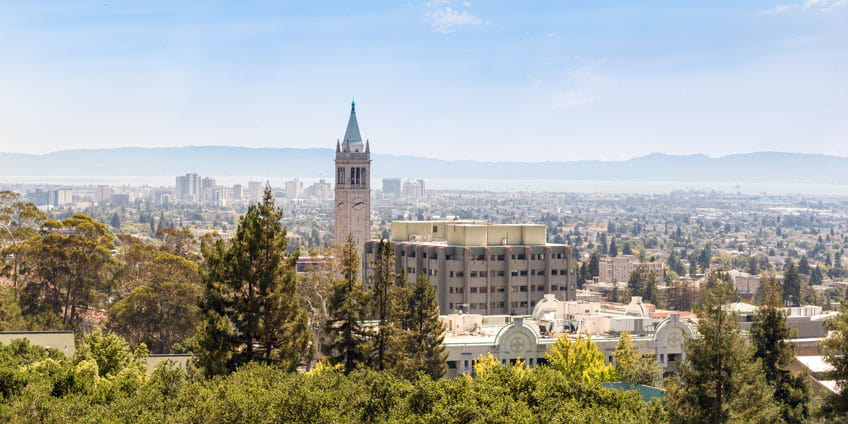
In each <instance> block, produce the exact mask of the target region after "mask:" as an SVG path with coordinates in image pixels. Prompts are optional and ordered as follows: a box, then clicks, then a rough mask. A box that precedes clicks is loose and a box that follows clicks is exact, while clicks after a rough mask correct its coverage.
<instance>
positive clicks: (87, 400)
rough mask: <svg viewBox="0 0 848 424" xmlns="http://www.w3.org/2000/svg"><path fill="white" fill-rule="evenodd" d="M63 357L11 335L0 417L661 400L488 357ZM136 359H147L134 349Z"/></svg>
mask: <svg viewBox="0 0 848 424" xmlns="http://www.w3.org/2000/svg"><path fill="white" fill-rule="evenodd" d="M92 339H93V340H91V341H90V342H87V343H88V344H87V345H86V346H90V347H86V351H85V353H81V354H80V355H78V356H77V357H75V358H70V359H65V358H62V356H61V354H59V353H58V352H55V351H49V352H48V351H45V350H44V349H43V348H38V347H33V346H28V345H27V344H26V343H21V342H17V343H15V344H13V345H12V346H0V365H2V368H0V369H2V371H3V373H2V375H0V384H2V386H0V389H2V390H3V396H4V398H3V401H2V403H0V420H2V421H5V422H16V423H28V422H57V423H64V422H74V423H78V422H83V423H88V422H90V423H95V422H97V423H103V422H137V423H164V422H168V423H201V422H202V423H247V422H249V423H282V422H285V423H331V422H332V423H383V422H397V423H425V422H432V423H435V422H437V423H557V422H559V423H565V422H568V423H596V422H605V423H645V422H662V421H663V411H662V408H661V406H660V405H659V404H656V403H651V404H648V403H645V402H643V401H642V400H641V399H640V398H639V395H638V394H637V393H636V392H625V391H618V390H609V389H604V388H602V387H600V386H599V385H597V384H586V383H581V382H576V381H574V380H571V379H569V378H567V377H566V376H565V375H563V374H562V373H560V372H558V371H556V370H553V369H551V368H547V367H541V368H537V369H535V370H532V371H530V370H526V369H523V368H521V367H512V366H507V365H499V364H491V365H489V366H487V367H486V370H485V371H483V370H481V372H480V373H479V374H478V376H477V377H474V378H471V377H462V378H456V379H451V380H438V381H433V380H431V379H430V378H428V377H423V376H422V378H419V379H416V380H412V381H410V380H407V379H403V378H399V377H396V376H395V375H394V374H392V373H389V372H378V371H374V370H370V369H367V368H366V369H357V370H355V371H353V372H351V373H350V374H348V375H345V374H344V373H343V372H341V370H339V369H335V368H324V367H320V368H318V369H316V370H315V371H312V372H309V373H288V372H286V371H284V370H281V369H279V368H277V367H271V366H266V365H259V364H255V363H254V364H250V365H246V366H245V367H243V368H241V369H239V370H238V371H237V372H235V373H233V374H230V375H227V376H217V377H214V378H211V379H206V378H203V377H199V376H197V375H190V374H189V373H186V372H183V371H181V370H179V369H177V368H174V367H173V366H169V365H167V364H166V365H160V366H159V367H158V368H157V369H156V370H155V372H154V373H153V374H152V375H151V376H150V377H146V376H145V374H144V373H143V372H141V373H140V372H139V361H138V360H139V358H141V356H137V354H136V353H134V352H132V351H130V350H129V348H128V347H127V346H126V345H125V344H120V343H118V344H117V345H116V344H115V341H114V340H113V339H112V338H111V336H103V335H100V334H97V335H95V336H92ZM139 355H143V353H142V354H139Z"/></svg>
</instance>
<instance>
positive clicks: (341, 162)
mask: <svg viewBox="0 0 848 424" xmlns="http://www.w3.org/2000/svg"><path fill="white" fill-rule="evenodd" d="M369 147H370V146H369V145H368V141H366V142H365V143H363V142H362V136H360V135H359V124H358V123H357V122H356V104H355V103H353V102H351V104H350V118H349V119H348V121H347V129H346V130H345V134H344V139H343V140H342V142H341V143H339V142H338V141H336V192H335V195H336V197H335V202H336V210H335V231H336V234H335V242H336V244H344V243H345V242H346V241H347V236H348V234H350V235H352V236H353V239H354V241H356V246H357V250H358V251H359V257H360V258H361V257H362V252H363V249H364V246H365V242H366V241H368V240H370V239H371V151H370V148H369Z"/></svg>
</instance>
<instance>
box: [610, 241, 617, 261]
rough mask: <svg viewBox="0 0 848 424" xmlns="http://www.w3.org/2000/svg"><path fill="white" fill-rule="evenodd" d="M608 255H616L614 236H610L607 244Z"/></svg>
mask: <svg viewBox="0 0 848 424" xmlns="http://www.w3.org/2000/svg"><path fill="white" fill-rule="evenodd" d="M609 255H610V257H613V258H614V257H616V256H618V246H616V244H615V237H613V238H612V240H611V241H610V245H609Z"/></svg>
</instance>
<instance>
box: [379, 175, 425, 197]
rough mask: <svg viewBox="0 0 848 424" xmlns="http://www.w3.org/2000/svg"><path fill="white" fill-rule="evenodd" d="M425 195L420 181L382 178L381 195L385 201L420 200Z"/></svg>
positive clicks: (422, 181) (422, 182)
mask: <svg viewBox="0 0 848 424" xmlns="http://www.w3.org/2000/svg"><path fill="white" fill-rule="evenodd" d="M425 193H426V192H425V190H424V180H422V179H405V180H402V179H400V178H383V192H382V195H383V197H384V198H386V199H394V200H397V199H422V198H424V197H426V194H425Z"/></svg>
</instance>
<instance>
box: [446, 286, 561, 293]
mask: <svg viewBox="0 0 848 424" xmlns="http://www.w3.org/2000/svg"><path fill="white" fill-rule="evenodd" d="M468 289H469V293H471V294H479V293H486V292H490V293H503V292H505V291H506V290H505V289H504V286H489V287H486V286H472V287H469V288H468ZM528 290H529V291H540V292H543V291H545V285H544V284H539V285H532V286H527V285H523V286H512V292H513V293H527V291H528ZM565 290H568V286H560V285H551V291H565ZM464 292H465V288H464V287H453V286H451V287H448V293H451V294H462V293H464Z"/></svg>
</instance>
